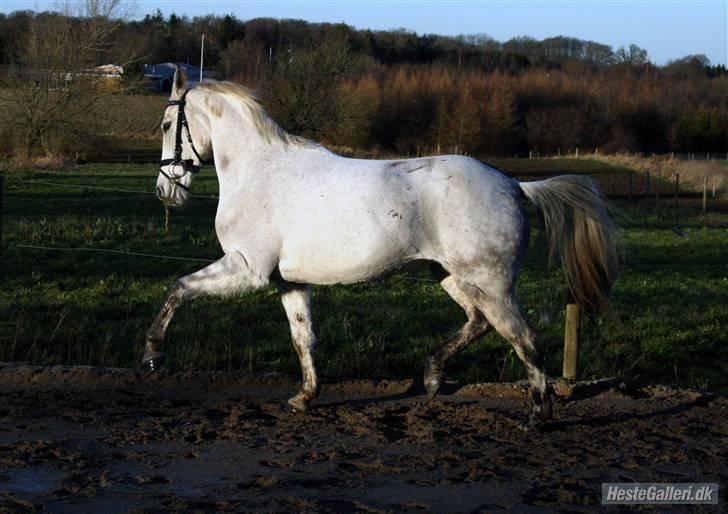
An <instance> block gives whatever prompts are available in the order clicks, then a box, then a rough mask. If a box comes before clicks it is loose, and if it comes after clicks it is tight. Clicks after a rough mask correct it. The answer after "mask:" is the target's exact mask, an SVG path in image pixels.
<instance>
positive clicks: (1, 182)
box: [0, 175, 5, 254]
mask: <svg viewBox="0 0 728 514" xmlns="http://www.w3.org/2000/svg"><path fill="white" fill-rule="evenodd" d="M4 196H5V175H0V254H2V253H3V208H4V207H5V206H4V205H3V197H4Z"/></svg>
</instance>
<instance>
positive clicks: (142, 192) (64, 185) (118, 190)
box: [23, 180, 219, 200]
mask: <svg viewBox="0 0 728 514" xmlns="http://www.w3.org/2000/svg"><path fill="white" fill-rule="evenodd" d="M23 182H25V183H30V184H41V185H46V186H55V187H70V188H74V187H75V188H77V189H95V190H99V191H111V192H115V193H133V194H140V195H154V196H156V195H157V193H156V192H154V191H138V190H134V189H119V188H114V187H102V186H87V185H84V184H61V183H58V182H47V181H45V180H23ZM189 196H190V197H191V198H206V199H208V200H218V199H219V197H218V196H217V195H197V194H194V193H189Z"/></svg>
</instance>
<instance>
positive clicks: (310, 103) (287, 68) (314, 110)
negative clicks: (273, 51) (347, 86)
mask: <svg viewBox="0 0 728 514" xmlns="http://www.w3.org/2000/svg"><path fill="white" fill-rule="evenodd" d="M353 71H354V59H353V55H352V54H351V53H350V52H349V50H348V48H346V46H344V45H342V44H329V45H327V46H324V47H322V48H319V49H317V50H315V51H307V52H292V51H291V52H286V53H285V54H283V55H282V56H279V57H278V58H277V61H276V66H275V69H274V71H273V72H272V74H271V76H270V77H269V78H268V79H267V80H266V82H265V84H264V87H263V99H264V102H265V103H266V105H267V107H268V109H269V111H270V113H271V115H272V116H273V118H274V119H276V120H278V122H279V123H280V124H281V125H282V126H283V127H284V128H285V129H286V130H289V131H290V132H293V133H294V134H305V135H311V134H320V133H322V132H324V133H325V132H326V131H327V129H335V128H337V127H338V126H340V125H341V123H342V122H343V118H344V117H345V116H346V111H345V110H344V109H343V108H342V105H341V101H340V99H341V94H340V93H341V88H340V86H341V84H342V82H343V80H344V79H346V78H347V77H348V76H349V75H350V74H351V73H352V72H353Z"/></svg>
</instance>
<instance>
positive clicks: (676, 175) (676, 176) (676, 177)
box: [674, 173, 680, 227]
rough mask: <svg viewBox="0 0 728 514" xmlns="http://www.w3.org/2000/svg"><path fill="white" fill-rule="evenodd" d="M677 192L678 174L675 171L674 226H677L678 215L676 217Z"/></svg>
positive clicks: (678, 190) (678, 187)
mask: <svg viewBox="0 0 728 514" xmlns="http://www.w3.org/2000/svg"><path fill="white" fill-rule="evenodd" d="M679 194H680V174H679V173H675V205H674V208H675V226H676V227H677V221H678V217H677V197H678V195H679Z"/></svg>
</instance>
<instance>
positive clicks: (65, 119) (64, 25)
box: [0, 0, 124, 157]
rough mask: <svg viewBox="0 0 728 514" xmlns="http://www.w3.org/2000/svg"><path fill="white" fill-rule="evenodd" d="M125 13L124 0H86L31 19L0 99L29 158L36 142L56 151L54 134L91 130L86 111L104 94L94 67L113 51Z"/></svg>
mask: <svg viewBox="0 0 728 514" xmlns="http://www.w3.org/2000/svg"><path fill="white" fill-rule="evenodd" d="M123 14H124V13H123V12H122V4H121V0H87V1H86V2H85V3H83V4H78V3H69V4H67V5H66V8H65V11H64V12H63V13H42V14H38V15H35V16H34V17H33V18H32V19H31V20H29V24H28V29H27V31H26V33H25V35H24V37H22V38H21V39H20V41H19V44H18V45H16V47H15V49H14V50H15V51H14V61H15V71H14V72H12V73H9V74H8V75H7V76H6V77H5V79H4V81H3V82H4V84H3V85H4V86H5V87H4V88H3V93H4V94H3V97H2V98H0V103H2V104H4V108H5V109H4V110H5V112H12V113H13V114H14V115H13V116H8V117H7V120H8V121H9V122H10V123H12V124H13V125H14V132H15V133H16V134H17V135H19V137H20V139H22V148H23V149H24V153H25V156H26V157H31V155H32V154H33V151H34V149H35V148H36V147H37V146H38V145H40V146H41V147H42V149H43V151H44V152H45V153H46V154H47V155H50V154H52V151H53V150H52V139H53V137H54V136H59V135H63V136H64V137H69V136H70V137H71V138H74V137H75V138H80V137H82V135H83V134H84V133H86V132H87V130H85V129H86V128H87V127H86V126H85V124H84V121H85V120H84V115H87V114H88V113H89V112H90V111H91V109H92V108H93V107H94V105H95V104H96V103H97V102H98V101H99V99H100V98H102V97H103V95H104V94H106V92H105V91H104V88H102V87H98V86H99V84H98V83H97V81H98V80H99V79H98V76H97V75H95V73H94V68H95V67H96V66H98V65H100V64H104V62H103V61H102V59H103V58H106V57H108V56H109V53H108V52H109V50H110V48H111V46H112V40H111V36H112V34H113V33H114V31H115V30H116V28H117V27H118V24H119V18H118V17H119V16H121V15H123Z"/></svg>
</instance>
